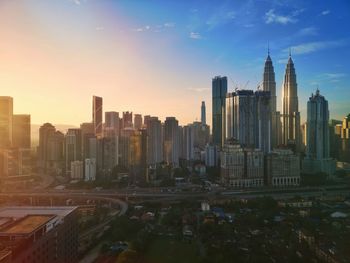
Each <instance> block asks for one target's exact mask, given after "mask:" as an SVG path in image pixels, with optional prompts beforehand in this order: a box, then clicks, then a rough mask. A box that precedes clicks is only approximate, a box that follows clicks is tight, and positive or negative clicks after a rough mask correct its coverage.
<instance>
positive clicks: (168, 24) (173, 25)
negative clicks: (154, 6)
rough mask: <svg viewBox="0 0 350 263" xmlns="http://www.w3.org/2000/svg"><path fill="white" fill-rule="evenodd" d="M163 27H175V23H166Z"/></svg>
mask: <svg viewBox="0 0 350 263" xmlns="http://www.w3.org/2000/svg"><path fill="white" fill-rule="evenodd" d="M164 27H175V23H173V22H166V23H164Z"/></svg>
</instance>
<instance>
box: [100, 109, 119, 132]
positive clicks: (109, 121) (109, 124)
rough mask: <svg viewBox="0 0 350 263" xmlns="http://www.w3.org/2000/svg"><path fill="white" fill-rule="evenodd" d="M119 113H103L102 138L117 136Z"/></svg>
mask: <svg viewBox="0 0 350 263" xmlns="http://www.w3.org/2000/svg"><path fill="white" fill-rule="evenodd" d="M119 132H120V124H119V113H118V112H115V111H108V112H105V125H104V132H103V134H104V137H112V136H119Z"/></svg>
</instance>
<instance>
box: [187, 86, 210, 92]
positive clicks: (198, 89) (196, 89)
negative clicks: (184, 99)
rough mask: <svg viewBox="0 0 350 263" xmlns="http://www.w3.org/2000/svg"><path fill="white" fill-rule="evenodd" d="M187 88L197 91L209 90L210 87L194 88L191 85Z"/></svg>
mask: <svg viewBox="0 0 350 263" xmlns="http://www.w3.org/2000/svg"><path fill="white" fill-rule="evenodd" d="M187 90H190V91H195V92H206V91H208V90H210V89H209V88H193V87H189V88H187Z"/></svg>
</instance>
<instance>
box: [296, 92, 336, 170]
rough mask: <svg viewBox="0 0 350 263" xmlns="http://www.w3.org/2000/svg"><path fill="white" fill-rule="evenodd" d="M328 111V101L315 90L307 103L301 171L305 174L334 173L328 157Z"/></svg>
mask: <svg viewBox="0 0 350 263" xmlns="http://www.w3.org/2000/svg"><path fill="white" fill-rule="evenodd" d="M328 122H329V111H328V101H327V100H326V99H325V98H324V97H323V96H322V95H321V94H320V91H319V90H318V89H317V90H316V93H315V94H312V95H311V97H310V98H309V101H308V103H307V130H306V133H307V140H306V158H305V159H304V160H303V170H304V172H306V173H316V172H324V173H327V174H328V175H332V174H333V173H334V172H335V161H334V160H333V159H331V158H330V156H329V127H328Z"/></svg>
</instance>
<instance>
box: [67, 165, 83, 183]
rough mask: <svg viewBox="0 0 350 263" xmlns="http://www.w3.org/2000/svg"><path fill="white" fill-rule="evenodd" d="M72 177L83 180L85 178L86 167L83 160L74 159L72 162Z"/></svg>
mask: <svg viewBox="0 0 350 263" xmlns="http://www.w3.org/2000/svg"><path fill="white" fill-rule="evenodd" d="M70 169H71V179H73V180H82V179H83V178H84V167H83V162H82V161H73V162H71V164H70Z"/></svg>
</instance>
